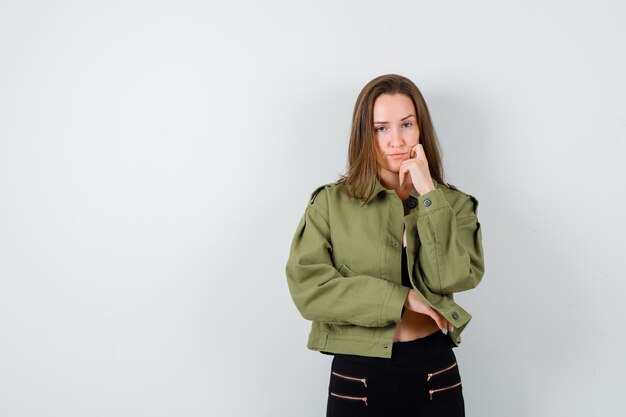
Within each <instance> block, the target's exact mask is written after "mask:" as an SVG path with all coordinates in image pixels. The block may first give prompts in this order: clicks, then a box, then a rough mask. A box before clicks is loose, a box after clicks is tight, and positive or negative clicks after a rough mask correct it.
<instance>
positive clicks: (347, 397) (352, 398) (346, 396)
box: [330, 392, 367, 405]
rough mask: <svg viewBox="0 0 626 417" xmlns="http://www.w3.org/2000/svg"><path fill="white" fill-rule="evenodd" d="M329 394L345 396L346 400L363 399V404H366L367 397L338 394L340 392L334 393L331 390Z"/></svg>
mask: <svg viewBox="0 0 626 417" xmlns="http://www.w3.org/2000/svg"><path fill="white" fill-rule="evenodd" d="M330 395H333V396H335V397H339V398H345V399H347V400H359V401H363V402H364V403H365V405H367V397H350V396H348V395H340V394H335V393H334V392H331V393H330Z"/></svg>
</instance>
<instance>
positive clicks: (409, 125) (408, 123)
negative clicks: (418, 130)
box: [402, 122, 413, 127]
mask: <svg viewBox="0 0 626 417" xmlns="http://www.w3.org/2000/svg"><path fill="white" fill-rule="evenodd" d="M411 126H413V123H411V122H405V123H404V124H403V125H402V127H411Z"/></svg>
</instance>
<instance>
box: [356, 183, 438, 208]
mask: <svg viewBox="0 0 626 417" xmlns="http://www.w3.org/2000/svg"><path fill="white" fill-rule="evenodd" d="M430 178H431V179H432V180H433V184H434V185H435V189H437V188H439V183H438V182H437V180H436V179H434V178H433V177H430ZM383 191H392V190H388V189H387V188H385V187H383V185H382V184H381V183H380V180H379V179H378V177H376V186H375V187H374V192H373V193H372V195H371V196H370V197H369V198H368V199H367V201H366V202H365V204H369V203H370V202H371V201H372V200H373V199H374V198H376V196H378V194H380V193H381V192H383ZM409 195H410V196H412V197H414V198H418V197H419V196H420V195H419V193H418V192H417V191H415V187H413V188H412V189H411V192H410V193H409Z"/></svg>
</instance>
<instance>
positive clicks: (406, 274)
mask: <svg viewBox="0 0 626 417" xmlns="http://www.w3.org/2000/svg"><path fill="white" fill-rule="evenodd" d="M402 285H404V286H405V287H409V288H413V286H411V281H409V266H408V265H407V261H406V246H404V247H403V248H402Z"/></svg>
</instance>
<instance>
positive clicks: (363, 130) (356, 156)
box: [338, 74, 443, 202]
mask: <svg viewBox="0 0 626 417" xmlns="http://www.w3.org/2000/svg"><path fill="white" fill-rule="evenodd" d="M381 94H404V95H405V96H407V97H409V98H410V99H411V101H413V105H414V106H415V111H416V112H417V126H418V128H419V132H420V138H419V143H420V144H421V145H422V147H423V148H424V153H425V155H426V159H427V160H428V168H429V170H430V175H431V177H433V178H434V179H435V180H437V182H440V183H443V166H442V163H441V151H440V149H439V142H438V141H437V135H436V133H435V128H434V127H433V123H432V121H431V120H430V114H429V112H428V106H427V105H426V101H424V97H422V93H421V92H420V90H419V89H418V88H417V86H416V85H415V84H414V83H413V82H412V81H411V80H409V79H408V78H406V77H403V76H401V75H397V74H387V75H381V76H380V77H376V78H374V79H373V80H372V81H370V82H369V83H367V85H366V86H365V87H363V90H361V93H360V94H359V97H358V98H357V100H356V104H355V105H354V113H353V114H352V130H351V132H350V145H349V147H348V172H347V173H346V174H343V175H341V176H340V179H339V181H338V182H339V183H343V184H345V185H347V187H346V190H347V192H348V194H350V195H351V196H352V197H354V198H357V199H359V200H361V201H363V202H365V201H367V199H368V198H369V197H370V196H371V195H372V193H373V192H374V188H375V186H376V178H377V177H378V162H377V161H376V153H375V149H374V146H375V144H374V138H375V136H374V121H373V112H374V102H375V101H376V99H377V98H378V96H380V95H381Z"/></svg>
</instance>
